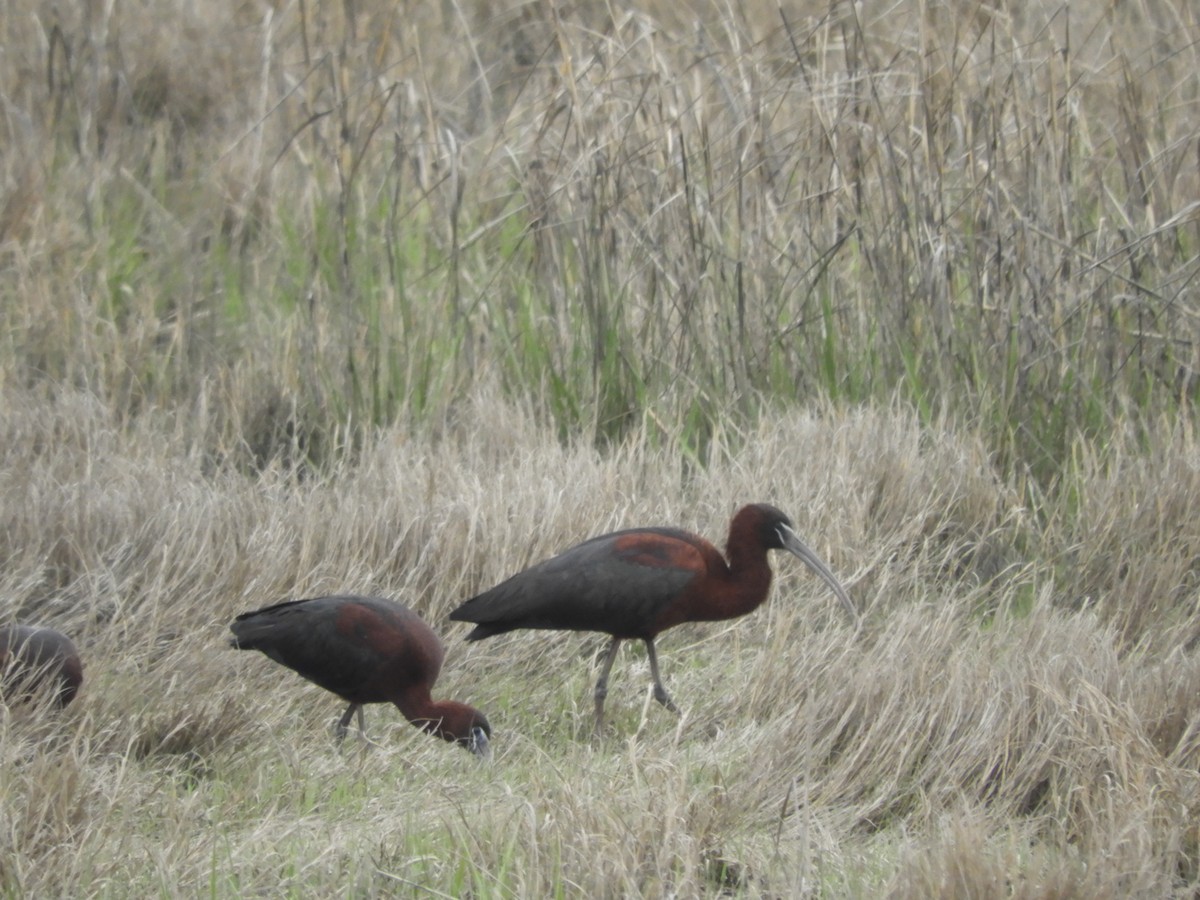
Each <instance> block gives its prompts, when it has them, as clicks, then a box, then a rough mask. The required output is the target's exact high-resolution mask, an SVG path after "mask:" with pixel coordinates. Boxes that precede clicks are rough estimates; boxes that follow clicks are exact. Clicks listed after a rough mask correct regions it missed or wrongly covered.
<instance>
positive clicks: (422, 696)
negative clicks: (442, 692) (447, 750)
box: [396, 691, 471, 742]
mask: <svg viewBox="0 0 1200 900" xmlns="http://www.w3.org/2000/svg"><path fill="white" fill-rule="evenodd" d="M396 706H397V707H398V708H399V710H400V712H401V713H402V714H403V715H404V718H406V719H408V721H409V722H411V723H412V724H413V725H415V726H416V727H417V728H420V729H421V730H422V731H424V732H426V733H428V734H432V735H435V736H437V737H440V738H441V739H442V740H444V741H451V742H454V741H457V740H460V739H461V738H464V737H468V736H469V735H470V731H471V727H470V721H471V717H470V716H469V715H464V712H465V711H466V710H467V709H468V707H466V706H464V705H463V704H461V703H456V702H454V701H453V700H434V699H433V698H432V697H431V696H430V695H429V692H428V691H419V692H418V691H410V692H409V693H408V694H407V695H405V696H404V697H403V698H401V699H400V700H397V701H396Z"/></svg>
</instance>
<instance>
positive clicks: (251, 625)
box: [229, 597, 441, 703]
mask: <svg viewBox="0 0 1200 900" xmlns="http://www.w3.org/2000/svg"><path fill="white" fill-rule="evenodd" d="M411 618H415V614H413V613H411V612H409V611H408V610H407V609H405V608H404V607H402V606H399V605H398V604H394V603H391V602H390V601H387V600H382V599H378V598H372V597H317V598H313V599H308V600H292V601H288V602H286V603H277V604H275V605H274V606H268V607H266V608H265V609H260V610H257V611H255V612H248V613H243V614H242V615H240V616H238V617H237V618H236V619H235V620H234V621H233V623H232V624H231V625H230V626H229V627H230V629H231V630H232V631H233V635H234V640H233V644H234V646H236V647H238V648H240V649H242V650H261V651H262V652H263V653H264V654H266V655H267V656H268V657H269V658H271V659H273V660H274V661H275V662H277V663H279V664H280V665H283V666H287V667H288V668H289V669H292V670H293V671H295V672H298V673H299V674H301V675H303V676H304V677H305V678H307V679H308V680H309V681H311V682H313V683H314V684H317V685H320V686H321V687H323V688H325V689H326V690H327V691H332V692H333V693H335V694H337V695H339V696H341V697H344V698H345V699H347V700H351V701H355V702H365V703H369V702H374V701H375V700H378V699H382V698H380V697H376V696H375V695H376V694H377V693H378V691H377V690H375V689H374V686H375V684H376V682H377V680H380V679H381V676H383V675H384V673H385V670H386V669H389V668H392V667H394V666H395V665H396V663H397V661H398V659H401V658H402V657H403V656H404V655H405V654H404V651H405V650H406V649H408V648H407V647H406V646H404V643H403V642H405V640H406V638H407V630H406V626H408V620H409V619H411ZM381 626H382V627H381ZM379 632H385V633H386V637H385V639H384V640H381V639H379V638H378V637H377V634H378V633H379ZM385 641H387V642H386V643H385ZM398 641H399V642H400V643H399V645H398V644H397V642H398ZM436 649H437V650H439V651H440V647H439V648H436ZM440 661H441V660H440V653H439V654H438V659H437V662H438V663H440ZM411 662H412V663H413V664H414V665H416V664H417V663H418V662H419V660H418V659H417V658H415V657H414V658H413V659H412V660H411ZM433 674H434V676H435V677H436V674H437V669H436V667H435V668H434V669H433Z"/></svg>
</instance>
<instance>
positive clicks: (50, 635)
mask: <svg viewBox="0 0 1200 900" xmlns="http://www.w3.org/2000/svg"><path fill="white" fill-rule="evenodd" d="M47 682H55V683H57V686H58V692H57V694H56V699H57V700H58V705H59V706H66V705H67V704H68V703H70V702H71V701H72V700H74V699H75V695H76V694H77V693H78V692H79V686H80V685H81V684H83V662H82V661H81V660H80V659H79V651H78V650H76V649H75V644H74V643H72V642H71V639H70V638H69V637H67V636H66V635H65V634H63V633H62V632H61V631H55V630H54V629H53V628H39V627H36V626H33V625H6V626H5V627H3V628H0V694H3V696H4V699H5V700H27V699H29V698H30V697H31V696H33V694H34V693H35V692H36V691H37V690H38V689H39V688H40V687H41V686H42V685H43V684H45V683H47Z"/></svg>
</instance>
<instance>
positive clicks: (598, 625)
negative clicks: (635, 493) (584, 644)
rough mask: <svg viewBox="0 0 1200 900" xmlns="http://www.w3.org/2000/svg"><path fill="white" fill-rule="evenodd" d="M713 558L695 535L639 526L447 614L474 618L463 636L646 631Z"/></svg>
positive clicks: (648, 632)
mask: <svg viewBox="0 0 1200 900" xmlns="http://www.w3.org/2000/svg"><path fill="white" fill-rule="evenodd" d="M714 557H715V558H716V559H718V560H720V559H721V556H720V554H719V553H718V552H717V551H716V549H715V548H714V547H713V546H712V545H711V544H709V543H708V542H707V541H705V540H704V539H703V538H701V537H699V536H697V535H694V534H691V533H690V532H687V531H681V530H679V529H674V528H639V529H633V530H629V531H618V532H615V533H613V534H606V535H603V536H601V537H596V538H592V539H591V540H589V541H585V542H584V543H582V544H578V545H577V546H575V547H572V548H571V549H569V550H566V551H564V552H563V553H560V554H559V555H558V556H555V557H552V558H551V559H548V560H545V561H544V562H541V563H538V564H537V565H535V566H532V567H531V568H529V569H526V570H524V571H523V572H520V573H518V574H516V575H514V576H513V577H512V578H510V579H508V580H507V581H505V582H503V583H501V584H499V585H497V586H496V587H494V588H492V589H491V590H489V591H485V592H484V593H482V594H480V595H478V596H476V597H473V598H471V599H470V600H468V601H466V602H465V603H463V604H462V605H461V606H460V607H458V608H457V609H456V610H454V612H452V613H451V614H450V618H451V619H454V620H456V621H460V622H474V623H475V624H476V628H475V629H474V630H473V631H472V632H471V633H470V634H469V635H467V640H479V639H481V638H485V637H490V636H491V635H494V634H501V633H503V632H506V631H512V630H514V629H517V628H552V629H565V630H571V631H602V632H607V633H609V634H612V635H615V636H617V637H624V638H638V637H651V636H653V635H654V634H655V633H657V629H656V628H655V625H654V623H655V621H656V620H657V618H658V616H659V615H660V613H661V612H662V611H663V609H665V608H666V607H667V606H668V605H669V604H670V603H671V602H672V600H674V599H675V598H676V597H678V596H679V595H680V593H682V592H683V591H684V590H685V589H686V588H687V586H688V585H689V583H691V582H692V580H693V579H695V578H697V577H700V576H703V575H704V574H705V573H706V572H707V571H708V568H709V566H710V565H711V564H712V562H713V558H714Z"/></svg>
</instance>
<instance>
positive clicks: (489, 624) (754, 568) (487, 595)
mask: <svg viewBox="0 0 1200 900" xmlns="http://www.w3.org/2000/svg"><path fill="white" fill-rule="evenodd" d="M768 550H787V551H789V552H791V553H794V554H795V555H796V556H798V557H799V558H800V559H801V560H802V561H803V562H804V563H805V564H806V565H807V566H808V567H809V568H811V569H812V570H813V571H814V572H816V573H817V574H818V575H820V576H821V578H823V579H824V580H825V581H826V582H827V583H828V584H829V586H830V587H831V588H832V589H833V592H834V593H835V594H836V595H837V597H838V599H839V600H841V602H842V605H843V606H844V607H845V608H846V612H848V613H849V614H850V617H851V618H852V619H854V620H856V621H857V618H858V614H857V612H856V611H855V609H854V604H853V603H851V602H850V597H849V596H848V595H847V594H846V591H845V589H844V588H843V587H842V585H841V584H840V583H839V582H838V580H837V579H836V578H835V577H834V575H833V573H832V572H830V571H829V568H828V567H827V566H826V565H825V564H824V563H823V562H822V561H821V560H820V559H819V558H818V557H817V555H816V554H815V553H813V551H812V550H810V549H809V548H808V546H807V545H805V544H804V542H803V541H801V540H800V538H799V536H798V535H797V534H796V531H795V529H794V527H793V526H792V521H791V519H789V518H788V517H787V516H786V515H784V514H783V513H782V512H780V511H779V510H778V509H776V508H775V507H773V506H769V505H767V504H765V503H756V504H752V505H750V506H745V507H743V508H742V509H740V510H738V512H737V514H736V515H735V516H734V517H733V521H732V522H731V523H730V525H729V539H728V541H727V542H726V557H727V558H726V557H723V556H721V553H720V551H718V550H717V548H716V547H714V546H713V545H712V544H711V543H709V542H708V541H706V540H705V539H704V538H702V537H700V536H699V535H695V534H692V533H690V532H687V531H683V530H680V529H678V528H635V529H630V530H628V531H617V532H614V533H613V534H606V535H602V536H600V537H595V538H592V539H591V540H589V541H585V542H583V543H582V544H579V545H577V546H575V547H572V548H571V549H569V550H566V551H564V552H562V553H560V554H559V555H558V556H555V557H553V558H551V559H548V560H545V561H544V562H541V563H538V564H537V565H535V566H533V567H531V568H528V569H526V570H525V571H523V572H519V573H517V574H516V575H514V576H513V577H512V578H510V579H508V580H507V581H505V582H503V583H502V584H499V585H497V586H496V587H494V588H492V589H491V590H489V591H485V592H484V593H482V594H480V595H479V596H477V597H472V598H471V599H470V600H468V601H466V602H465V603H463V604H462V605H461V606H459V607H458V608H457V609H456V610H454V612H452V613H451V614H450V618H451V619H455V620H457V621H460V622H474V623H475V628H474V629H473V630H472V631H471V633H470V634H468V635H467V640H469V641H478V640H482V639H483V638H486V637H491V636H492V635H494V634H503V633H504V632H506V631H513V630H514V629H517V628H553V629H564V630H567V631H600V632H605V633H607V634H610V635H612V643H610V644H609V646H608V653H607V655H606V656H605V658H604V663H603V664H602V666H601V668H600V678H599V680H598V681H597V682H596V692H595V702H596V729H597V730H600V729H601V728H602V727H603V724H604V698H605V696H606V695H607V693H608V674H609V671H610V670H611V669H612V665H613V660H614V659H615V658H616V655H617V648H618V647H619V646H620V643H621V641H623V640H635V639H637V640H642V641H644V642H645V644H646V652H647V654H648V655H649V658H650V675H651V677H652V678H653V680H654V699H655V700H657V701H658V702H659V703H661V704H662V705H663V706H665V707H667V708H668V709H670V710H672V711H674V712H678V711H679V710H678V708H677V707H676V706H675V704H674V703H673V702H672V700H671V697H670V695H669V694H668V693H667V690H666V688H664V687H663V683H662V678H661V677H660V676H659V672H658V654H657V653H656V652H655V649H654V639H655V637H657V636H658V634H659V633H660V632H662V631H665V630H666V629H668V628H671V627H672V626H674V625H679V624H680V623H682V622H706V621H715V620H718V619H732V618H735V617H736V616H742V615H745V614H746V613H748V612H750V611H751V610H753V609H755V608H756V607H758V606H759V605H760V604H761V603H762V602H763V601H764V600H766V599H767V591H768V589H769V588H770V586H771V567H770V565H769V564H768V563H767V551H768Z"/></svg>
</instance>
